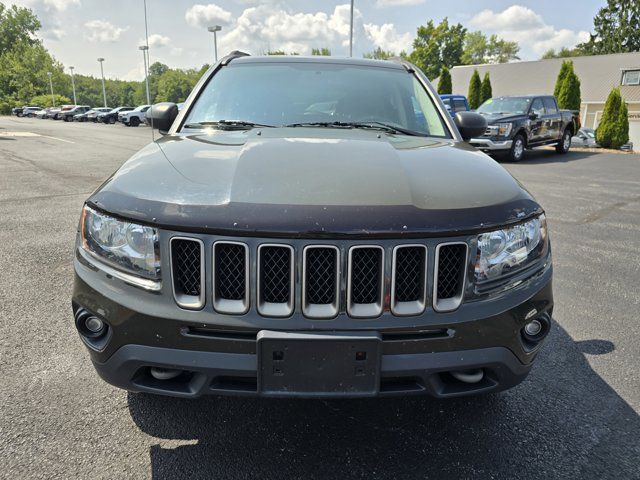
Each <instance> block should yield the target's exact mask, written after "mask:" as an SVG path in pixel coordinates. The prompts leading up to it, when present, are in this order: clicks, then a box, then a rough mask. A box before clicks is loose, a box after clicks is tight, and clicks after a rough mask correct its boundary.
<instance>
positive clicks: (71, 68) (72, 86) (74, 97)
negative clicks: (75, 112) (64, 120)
mask: <svg viewBox="0 0 640 480" xmlns="http://www.w3.org/2000/svg"><path fill="white" fill-rule="evenodd" d="M73 68H74V67H69V70H71V88H73V104H74V105H77V104H78V101H77V100H76V82H75V80H74V79H73Z"/></svg>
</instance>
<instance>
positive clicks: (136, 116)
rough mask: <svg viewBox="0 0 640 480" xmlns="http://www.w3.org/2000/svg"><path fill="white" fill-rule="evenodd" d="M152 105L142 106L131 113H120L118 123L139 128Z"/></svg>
mask: <svg viewBox="0 0 640 480" xmlns="http://www.w3.org/2000/svg"><path fill="white" fill-rule="evenodd" d="M149 107H150V105H140V106H139V107H137V108H134V109H133V110H129V111H120V113H118V121H119V122H122V123H124V124H125V125H126V126H127V127H137V126H138V125H140V124H141V123H142V122H143V121H144V117H145V115H144V114H145V112H146V111H147V110H149Z"/></svg>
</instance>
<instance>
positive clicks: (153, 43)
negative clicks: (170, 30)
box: [140, 33, 171, 48]
mask: <svg viewBox="0 0 640 480" xmlns="http://www.w3.org/2000/svg"><path fill="white" fill-rule="evenodd" d="M170 43H171V39H170V38H169V37H165V36H164V35H160V34H158V33H154V34H152V35H149V47H154V48H161V47H166V46H167V45H169V44H170ZM140 45H144V40H140Z"/></svg>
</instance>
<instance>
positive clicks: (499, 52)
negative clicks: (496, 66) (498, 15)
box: [462, 31, 520, 65]
mask: <svg viewBox="0 0 640 480" xmlns="http://www.w3.org/2000/svg"><path fill="white" fill-rule="evenodd" d="M519 51H520V47H519V46H518V44H517V43H516V42H508V41H506V40H503V39H501V38H499V37H498V36H497V35H491V36H490V37H489V38H487V36H486V35H485V34H484V33H482V32H480V31H477V32H467V33H466V34H465V36H464V50H463V53H462V63H463V64H465V65H479V64H482V63H506V62H509V61H511V60H519V58H520V57H518V52H519Z"/></svg>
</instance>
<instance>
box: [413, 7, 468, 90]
mask: <svg viewBox="0 0 640 480" xmlns="http://www.w3.org/2000/svg"><path fill="white" fill-rule="evenodd" d="M466 32H467V29H466V28H464V27H463V26H462V25H461V24H459V23H458V24H456V25H452V26H450V25H449V20H448V19H447V18H445V19H444V20H442V22H440V23H439V24H438V25H437V26H436V25H434V23H433V21H432V20H429V21H428V22H427V24H426V25H422V26H420V27H418V31H417V35H416V38H415V39H414V40H413V51H412V52H411V54H410V55H409V57H408V58H409V61H411V62H412V63H414V64H415V65H416V66H417V67H418V68H420V69H421V70H422V71H423V72H424V74H425V75H426V76H427V78H429V79H434V78H436V77H437V76H438V75H439V74H440V70H441V69H442V67H443V66H444V67H447V68H451V67H453V66H454V65H459V64H460V63H461V59H462V52H463V49H464V35H465V33H466Z"/></svg>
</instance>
